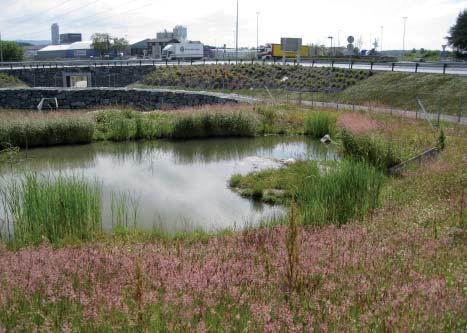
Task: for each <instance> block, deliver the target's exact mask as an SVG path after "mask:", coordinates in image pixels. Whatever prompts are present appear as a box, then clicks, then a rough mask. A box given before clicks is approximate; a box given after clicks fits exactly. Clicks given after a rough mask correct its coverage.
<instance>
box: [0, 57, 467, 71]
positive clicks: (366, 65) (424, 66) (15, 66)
mask: <svg viewBox="0 0 467 333" xmlns="http://www.w3.org/2000/svg"><path fill="white" fill-rule="evenodd" d="M231 63H239V64H248V63H251V64H265V65H266V64H282V61H278V60H277V61H276V60H268V61H266V60H237V61H236V60H233V59H227V60H225V59H203V60H189V61H182V60H175V61H165V60H151V59H137V60H134V59H132V60H92V61H91V60H73V61H67V60H60V61H24V62H2V63H0V70H19V69H39V68H66V67H122V66H162V65H167V66H168V65H200V64H231ZM296 64H297V63H296V61H295V60H290V59H288V60H287V61H286V65H296ZM300 64H301V65H303V66H311V67H336V68H349V69H361V70H370V71H393V72H395V71H399V72H412V73H418V72H425V73H439V74H457V75H467V62H462V63H455V62H452V63H424V62H413V63H412V62H373V61H370V62H365V61H362V60H350V59H349V60H348V61H346V60H342V59H329V60H325V59H311V60H310V59H306V60H302V61H301V63H300Z"/></svg>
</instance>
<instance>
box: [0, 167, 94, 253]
mask: <svg viewBox="0 0 467 333" xmlns="http://www.w3.org/2000/svg"><path fill="white" fill-rule="evenodd" d="M0 201H1V202H2V204H3V207H6V208H7V211H8V213H7V214H8V215H9V217H10V218H11V221H10V222H11V224H12V225H13V232H14V236H13V237H14V243H15V244H16V245H17V246H25V245H31V244H32V245H38V244H40V243H42V242H43V241H44V240H47V241H49V242H51V243H53V244H57V243H59V242H60V241H62V240H76V241H83V240H89V239H91V238H92V237H93V236H95V235H96V233H97V232H99V231H100V230H101V224H102V217H101V210H102V208H101V187H100V184H99V183H97V182H92V183H88V182H86V181H84V180H80V179H78V178H77V177H74V176H73V177H67V178H65V177H63V176H57V177H54V178H50V177H41V176H38V175H37V174H28V175H26V176H25V177H24V178H22V179H20V180H16V181H12V182H11V183H8V184H3V186H2V187H1V189H0Z"/></svg>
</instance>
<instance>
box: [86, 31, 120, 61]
mask: <svg viewBox="0 0 467 333" xmlns="http://www.w3.org/2000/svg"><path fill="white" fill-rule="evenodd" d="M91 38H92V48H93V49H94V50H96V51H97V52H99V54H100V56H101V57H102V56H104V55H110V53H111V52H115V53H121V52H123V51H125V50H126V49H127V48H128V41H127V40H126V39H125V38H118V37H112V36H111V35H110V34H108V33H95V34H93V35H92V37H91Z"/></svg>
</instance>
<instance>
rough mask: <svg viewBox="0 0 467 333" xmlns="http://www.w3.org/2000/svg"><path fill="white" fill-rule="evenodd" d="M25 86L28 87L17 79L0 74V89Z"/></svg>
mask: <svg viewBox="0 0 467 333" xmlns="http://www.w3.org/2000/svg"><path fill="white" fill-rule="evenodd" d="M24 86H26V85H25V84H24V83H23V82H21V81H20V80H18V79H17V78H15V77H13V76H9V75H6V74H4V73H0V88H14V87H24Z"/></svg>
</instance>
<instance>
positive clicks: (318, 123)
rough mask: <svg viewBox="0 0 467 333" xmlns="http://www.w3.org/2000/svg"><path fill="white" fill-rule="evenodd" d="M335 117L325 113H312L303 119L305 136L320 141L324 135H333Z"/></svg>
mask: <svg viewBox="0 0 467 333" xmlns="http://www.w3.org/2000/svg"><path fill="white" fill-rule="evenodd" d="M335 128H336V116H335V115H332V114H330V113H326V112H314V113H312V114H310V115H309V116H307V117H306V118H305V134H306V135H310V136H312V137H314V138H317V139H321V138H322V137H323V136H325V135H326V134H329V135H333V134H334V133H335Z"/></svg>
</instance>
